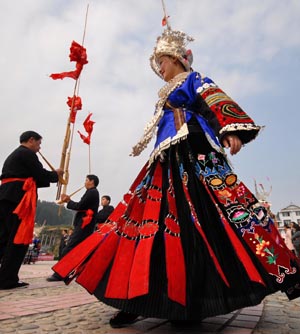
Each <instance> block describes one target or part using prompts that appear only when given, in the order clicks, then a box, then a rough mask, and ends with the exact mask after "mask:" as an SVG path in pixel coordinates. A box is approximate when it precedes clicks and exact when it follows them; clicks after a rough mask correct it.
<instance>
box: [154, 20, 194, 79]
mask: <svg viewBox="0 0 300 334" xmlns="http://www.w3.org/2000/svg"><path fill="white" fill-rule="evenodd" d="M163 20H164V22H165V23H166V24H167V28H166V29H165V30H164V31H163V33H162V35H161V36H159V37H157V40H156V46H155V47H154V51H153V54H152V55H151V57H150V65H151V68H152V69H153V71H154V72H155V73H156V74H157V75H158V76H159V77H161V78H162V76H161V74H160V67H159V57H161V56H164V55H166V56H173V57H176V58H177V59H178V60H179V61H180V62H181V64H182V65H183V67H184V68H185V70H186V71H187V72H189V71H191V65H192V62H193V54H192V51H191V50H189V49H186V46H187V44H188V43H189V42H192V41H193V40H194V39H193V38H192V37H190V36H188V35H187V34H185V33H184V32H182V31H178V30H172V29H171V27H170V25H169V22H168V17H167V15H165V17H164V19H163Z"/></svg>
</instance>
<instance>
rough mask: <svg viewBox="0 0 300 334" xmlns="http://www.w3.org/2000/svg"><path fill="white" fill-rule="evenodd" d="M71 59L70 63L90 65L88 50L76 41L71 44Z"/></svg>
mask: <svg viewBox="0 0 300 334" xmlns="http://www.w3.org/2000/svg"><path fill="white" fill-rule="evenodd" d="M69 57H70V61H76V63H79V64H81V65H85V64H87V63H88V61H87V54H86V49H85V48H84V47H83V46H81V45H80V44H78V43H77V42H75V41H73V42H72V44H71V47H70V55H69Z"/></svg>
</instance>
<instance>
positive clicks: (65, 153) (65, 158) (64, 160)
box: [56, 4, 89, 200]
mask: <svg viewBox="0 0 300 334" xmlns="http://www.w3.org/2000/svg"><path fill="white" fill-rule="evenodd" d="M88 10H89V4H88V5H87V9H86V15H85V23H84V31H83V38H82V43H81V46H82V47H83V44H84V39H85V34H86V26H87V18H88ZM79 78H80V77H79ZM79 78H77V79H76V81H75V86H74V90H73V98H72V105H71V108H70V110H71V111H72V110H73V108H74V103H75V96H76V95H78V92H79ZM71 111H70V114H69V117H68V122H67V127H66V134H65V138H64V143H63V147H62V153H61V160H60V168H62V169H63V171H64V181H65V182H60V181H59V182H58V184H57V187H58V188H57V193H56V200H59V198H60V196H61V193H64V194H65V193H66V191H67V185H68V183H69V165H70V159H71V150H72V143H73V136H74V123H73V126H72V129H71Z"/></svg>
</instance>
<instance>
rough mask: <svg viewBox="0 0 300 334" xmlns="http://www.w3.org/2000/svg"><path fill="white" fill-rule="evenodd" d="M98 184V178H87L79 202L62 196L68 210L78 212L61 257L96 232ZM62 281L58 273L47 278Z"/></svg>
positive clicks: (49, 280) (91, 176)
mask: <svg viewBox="0 0 300 334" xmlns="http://www.w3.org/2000/svg"><path fill="white" fill-rule="evenodd" d="M98 184H99V179H98V177H97V176H96V175H92V174H90V175H87V176H86V179H85V184H84V185H85V188H86V192H85V193H84V195H83V196H82V197H81V199H80V201H79V202H74V201H72V200H71V198H70V196H69V195H66V194H62V195H61V201H62V202H64V203H67V208H68V209H71V210H75V211H77V212H76V214H75V217H74V222H73V225H74V231H73V233H72V234H71V236H70V238H69V239H68V242H67V245H66V247H65V248H64V249H63V251H62V255H61V257H64V256H65V255H66V254H67V253H68V252H70V250H72V249H73V248H74V247H75V246H77V245H78V244H79V243H80V242H82V241H83V240H84V239H86V238H87V237H88V236H89V235H91V234H92V233H93V232H94V228H95V224H96V219H95V216H96V214H97V210H98V207H99V192H98V189H97V186H98ZM61 280H62V279H61V277H60V276H59V275H57V274H56V273H54V274H53V275H52V276H49V277H48V278H47V281H48V282H54V281H61Z"/></svg>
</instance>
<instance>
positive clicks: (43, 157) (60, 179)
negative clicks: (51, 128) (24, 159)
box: [38, 152, 65, 184]
mask: <svg viewBox="0 0 300 334" xmlns="http://www.w3.org/2000/svg"><path fill="white" fill-rule="evenodd" d="M38 153H39V155H40V156H41V157H42V159H43V160H44V161H45V162H46V164H47V165H48V166H49V167H50V169H51V170H52V171H53V172H55V171H56V169H55V168H54V167H53V166H52V165H51V163H50V162H49V161H48V160H47V159H46V158H45V156H44V155H43V154H42V153H41V152H38ZM58 180H59V182H60V183H62V184H64V183H65V180H64V179H63V178H62V177H61V176H58Z"/></svg>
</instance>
